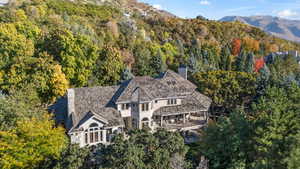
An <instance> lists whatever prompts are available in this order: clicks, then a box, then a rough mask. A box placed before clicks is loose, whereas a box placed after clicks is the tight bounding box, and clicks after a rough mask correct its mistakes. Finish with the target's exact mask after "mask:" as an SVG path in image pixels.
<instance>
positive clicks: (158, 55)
mask: <svg viewBox="0 0 300 169" xmlns="http://www.w3.org/2000/svg"><path fill="white" fill-rule="evenodd" d="M150 67H151V68H152V72H154V75H158V74H160V73H161V72H165V71H166V69H167V65H166V63H165V62H164V60H163V53H162V51H161V50H160V49H158V50H157V51H156V52H155V53H154V55H153V56H152V58H151V60H150Z"/></svg>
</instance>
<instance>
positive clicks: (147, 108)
mask: <svg viewBox="0 0 300 169" xmlns="http://www.w3.org/2000/svg"><path fill="white" fill-rule="evenodd" d="M148 110H149V103H143V104H142V111H148Z"/></svg>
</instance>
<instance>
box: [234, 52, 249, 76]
mask: <svg viewBox="0 0 300 169" xmlns="http://www.w3.org/2000/svg"><path fill="white" fill-rule="evenodd" d="M246 57H247V54H246V52H245V51H244V50H241V53H240V54H239V56H238V57H237V59H236V63H235V65H236V71H240V72H243V71H245V62H246Z"/></svg>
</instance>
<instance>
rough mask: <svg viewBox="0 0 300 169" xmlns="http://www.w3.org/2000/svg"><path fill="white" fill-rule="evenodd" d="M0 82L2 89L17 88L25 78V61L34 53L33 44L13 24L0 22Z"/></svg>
mask: <svg viewBox="0 0 300 169" xmlns="http://www.w3.org/2000/svg"><path fill="white" fill-rule="evenodd" d="M0 51H1V52H0V72H1V74H2V78H1V79H0V81H2V82H3V83H1V84H0V87H1V88H2V90H5V91H9V90H10V89H11V88H18V87H20V86H21V85H20V84H21V82H23V81H24V80H25V79H26V76H27V75H26V72H27V68H28V67H26V63H28V62H29V61H30V58H31V57H32V56H33V54H34V44H33V42H32V40H29V39H27V38H26V37H25V36H24V35H22V34H20V33H19V32H18V31H17V29H16V27H15V25H14V24H11V23H10V24H4V23H0Z"/></svg>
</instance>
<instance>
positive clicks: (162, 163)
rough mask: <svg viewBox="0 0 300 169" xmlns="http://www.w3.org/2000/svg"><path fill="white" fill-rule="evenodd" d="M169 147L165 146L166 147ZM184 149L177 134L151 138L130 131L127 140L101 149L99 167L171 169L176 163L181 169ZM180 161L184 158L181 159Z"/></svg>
mask: <svg viewBox="0 0 300 169" xmlns="http://www.w3.org/2000/svg"><path fill="white" fill-rule="evenodd" d="M166 143H168V144H166ZM186 152H187V148H186V146H185V145H184V140H183V138H182V137H181V136H180V135H179V133H173V132H167V131H165V130H159V131H157V132H156V133H154V134H152V133H150V132H147V131H133V132H132V133H131V134H130V138H129V139H128V140H124V138H122V137H118V138H116V139H115V141H114V144H111V145H109V146H107V147H104V148H103V149H101V154H102V159H101V163H100V164H102V165H103V166H102V167H104V168H113V169H119V168H126V169H143V168H145V169H147V168H149V169H150V168H157V169H165V168H171V166H172V163H174V161H176V162H177V163H178V164H179V166H176V167H180V166H181V165H182V166H184V165H185V163H184V161H183V160H182V161H180V160H179V161H178V160H176V156H177V155H178V156H180V157H184V156H185V154H186ZM182 159H183V158H182Z"/></svg>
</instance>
